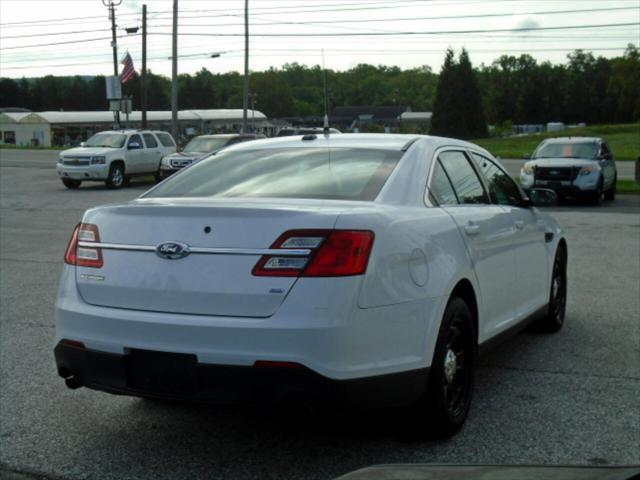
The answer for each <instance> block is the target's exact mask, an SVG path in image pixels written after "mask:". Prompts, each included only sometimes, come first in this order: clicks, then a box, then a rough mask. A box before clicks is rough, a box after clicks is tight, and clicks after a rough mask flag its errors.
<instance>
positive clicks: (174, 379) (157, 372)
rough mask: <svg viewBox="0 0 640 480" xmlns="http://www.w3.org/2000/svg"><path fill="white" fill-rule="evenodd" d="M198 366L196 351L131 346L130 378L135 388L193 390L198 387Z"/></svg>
mask: <svg viewBox="0 0 640 480" xmlns="http://www.w3.org/2000/svg"><path fill="white" fill-rule="evenodd" d="M197 366H198V359H197V357H196V356H195V355H192V354H186V353H170V352H156V351H152V350H138V349H131V350H130V351H129V355H128V380H127V381H128V385H129V387H130V388H132V389H135V390H142V391H148V392H154V393H165V394H182V395H184V394H192V393H194V392H195V391H196V389H197V383H198V382H197Z"/></svg>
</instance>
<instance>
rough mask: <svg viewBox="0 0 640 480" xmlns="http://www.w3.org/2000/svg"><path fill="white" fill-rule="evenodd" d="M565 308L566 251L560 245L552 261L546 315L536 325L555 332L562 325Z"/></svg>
mask: <svg viewBox="0 0 640 480" xmlns="http://www.w3.org/2000/svg"><path fill="white" fill-rule="evenodd" d="M566 310H567V252H566V250H565V247H563V246H562V245H560V246H559V247H558V251H557V252H556V256H555V259H554V261H553V273H552V276H551V291H550V292H549V307H548V309H547V315H546V316H545V317H544V318H542V319H541V320H540V321H539V322H538V326H539V327H540V328H541V329H542V330H543V331H545V332H550V333H553V332H557V331H558V330H560V329H561V328H562V326H563V325H564V317H565V313H566Z"/></svg>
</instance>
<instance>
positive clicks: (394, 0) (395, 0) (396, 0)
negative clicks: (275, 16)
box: [0, 0, 522, 27]
mask: <svg viewBox="0 0 640 480" xmlns="http://www.w3.org/2000/svg"><path fill="white" fill-rule="evenodd" d="M433 1H438V0H382V1H379V2H375V1H373V2H367V5H380V4H390V3H391V4H394V5H391V6H388V7H382V8H394V6H395V7H396V8H397V5H398V4H407V5H408V4H414V3H416V2H433ZM495 1H498V2H502V1H507V0H495ZM512 1H513V0H512ZM518 1H522V0H518ZM467 3H468V2H467ZM453 4H456V2H445V3H439V4H438V5H453ZM352 5H358V6H362V5H363V4H362V3H336V4H327V5H326V6H327V7H343V6H352ZM283 8H284V9H287V8H290V7H268V8H266V7H265V8H260V7H258V8H254V9H252V10H253V11H264V10H267V11H278V10H281V9H283ZM372 8H373V9H375V8H381V7H377V6H375V7H374V6H371V7H364V8H363V9H365V10H366V9H372ZM341 10H342V9H339V10H307V11H309V12H315V11H341ZM238 11H239V12H240V10H238ZM182 12H186V13H208V12H222V13H227V14H228V13H229V10H228V9H227V10H222V9H216V10H182ZM283 13H284V12H283ZM167 14H169V15H170V14H171V10H164V11H161V12H149V15H150V16H154V17H158V16H160V15H167ZM135 15H139V13H136V12H131V13H120V14H118V17H124V16H135ZM93 18H97V19H98V18H99V19H103V18H104V16H103V15H92V16H83V17H66V18H53V19H46V20H45V19H42V20H29V21H21V22H7V23H0V27H18V26H19V27H24V26H28V25H31V24H34V25H41V24H43V23H44V24H51V23H58V22H63V23H67V22H69V21H70V20H71V21H73V20H78V21H83V22H86V21H87V20H89V19H93ZM188 18H194V17H188Z"/></svg>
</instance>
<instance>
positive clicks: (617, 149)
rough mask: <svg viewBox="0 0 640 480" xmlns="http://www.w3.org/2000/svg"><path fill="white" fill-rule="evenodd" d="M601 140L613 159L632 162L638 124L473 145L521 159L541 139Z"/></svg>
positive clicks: (639, 136) (639, 144)
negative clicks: (606, 145)
mask: <svg viewBox="0 0 640 480" xmlns="http://www.w3.org/2000/svg"><path fill="white" fill-rule="evenodd" d="M566 136H572V137H603V138H604V139H605V140H606V141H607V142H609V146H610V147H611V150H613V156H614V158H615V159H616V160H636V159H637V158H638V157H640V123H632V124H624V125H593V126H589V127H583V128H571V129H566V130H564V131H562V132H544V133H535V134H531V135H523V136H520V137H509V138H480V139H477V140H472V142H473V143H476V144H478V145H480V146H481V147H483V148H486V149H487V150H489V151H490V152H491V153H492V154H493V155H496V156H500V157H502V158H518V159H519V158H522V157H523V155H531V154H532V153H533V151H534V150H535V148H536V147H537V146H538V144H539V143H540V142H541V141H542V140H544V139H545V138H553V137H566Z"/></svg>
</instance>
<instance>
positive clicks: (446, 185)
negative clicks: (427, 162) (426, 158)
mask: <svg viewBox="0 0 640 480" xmlns="http://www.w3.org/2000/svg"><path fill="white" fill-rule="evenodd" d="M429 192H430V193H431V195H433V198H434V200H435V201H436V202H438V205H454V204H456V203H458V199H457V198H456V194H455V192H454V191H453V187H452V186H451V182H449V178H448V177H447V174H446V173H445V172H444V170H443V169H442V165H440V162H439V161H437V160H436V162H435V165H434V166H433V175H432V177H431V185H430V187H429Z"/></svg>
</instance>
